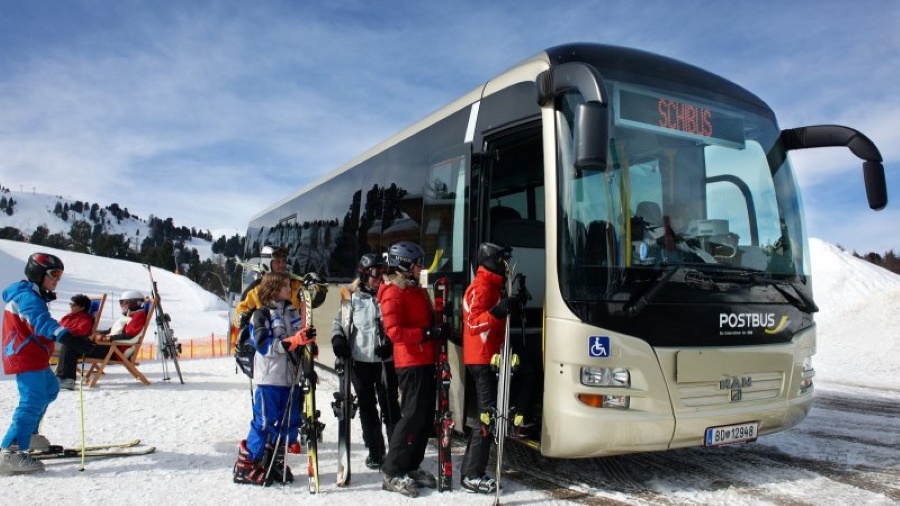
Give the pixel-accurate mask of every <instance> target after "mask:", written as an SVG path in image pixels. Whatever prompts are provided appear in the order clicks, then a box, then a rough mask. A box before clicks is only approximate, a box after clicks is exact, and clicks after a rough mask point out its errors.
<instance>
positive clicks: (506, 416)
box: [494, 260, 531, 506]
mask: <svg viewBox="0 0 900 506" xmlns="http://www.w3.org/2000/svg"><path fill="white" fill-rule="evenodd" d="M503 264H504V266H505V268H506V294H507V296H509V295H510V294H511V293H512V284H513V279H515V280H517V281H518V285H519V286H518V291H519V292H518V293H519V295H521V296H522V297H523V298H524V299H526V300H527V299H530V298H531V295H529V294H528V290H527V289H526V288H525V276H524V275H522V274H517V275H516V276H515V278H514V277H513V272H512V271H513V268H512V267H510V265H509V263H508V262H507V261H505V260H504V262H503ZM520 309H521V310H522V314H521V316H520V317H521V319H522V332H523V338H524V332H525V307H524V302H523V303H522V307H520ZM511 319H512V316H511V315H507V316H506V329H505V332H506V335H505V337H504V339H503V347H502V348H501V349H500V360H499V362H500V363H499V367H498V370H497V411H496V412H495V413H494V441H495V443H496V444H497V455H496V456H497V470H496V476H497V488H496V489H495V490H494V505H495V506H496V505H498V504H500V478H501V476H502V473H503V445H504V443H505V442H506V437H507V434H509V426H510V424H511V421H512V420H511V414H512V413H511V408H510V406H509V386H510V383H511V379H512V372H513V369H514V368H515V367H517V365H518V360H517V358H516V357H515V356H514V355H513V353H512V348H511V346H510V333H509V327H510V320H511Z"/></svg>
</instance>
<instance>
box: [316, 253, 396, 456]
mask: <svg viewBox="0 0 900 506" xmlns="http://www.w3.org/2000/svg"><path fill="white" fill-rule="evenodd" d="M381 268H382V264H381V261H380V259H379V258H378V257H377V256H376V255H375V254H372V253H368V254H365V255H363V256H362V258H360V259H359V264H358V265H357V272H359V277H358V278H357V279H356V280H354V281H353V283H352V284H351V285H350V286H349V289H348V288H347V287H344V288H342V289H341V309H340V310H339V311H338V313H337V316H336V317H335V319H334V325H333V328H332V330H333V332H332V334H333V337H332V338H331V348H332V351H334V355H335V356H336V357H340V358H348V357H351V356H352V357H353V368H352V370H351V376H350V377H351V382H352V383H353V390H354V391H356V397H357V402H358V404H359V421H360V423H361V424H362V432H363V442H364V443H365V445H366V448H368V449H369V455H368V457H366V467H368V468H369V469H378V468H380V467H381V464H382V462H383V461H384V454H385V444H384V435H383V434H382V432H381V425H382V423H383V424H384V428H385V431H386V432H387V437H388V439H390V437H391V434H392V433H393V430H394V425H395V424H396V423H397V420H398V419H399V418H400V404H399V402H398V400H397V397H398V389H397V372H396V371H395V370H394V361H393V359H392V358H391V356H392V355H393V345H392V344H391V341H390V340H389V339H387V338H386V337H385V336H384V329H383V328H382V326H381V308H380V307H379V305H378V298H377V297H376V295H377V294H378V286H379V285H381V274H382V272H381ZM379 409H380V411H381V413H380V415H379Z"/></svg>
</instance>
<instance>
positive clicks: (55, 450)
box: [31, 439, 141, 458]
mask: <svg viewBox="0 0 900 506" xmlns="http://www.w3.org/2000/svg"><path fill="white" fill-rule="evenodd" d="M139 444H141V440H140V439H132V440H131V441H126V442H124V443H108V444H102V445H89V446H85V447H84V448H81V447H78V448H66V447H64V446H62V445H50V447H49V448H48V449H46V450H42V451H39V452H31V455H32V456H33V457H35V458H39V456H40V455H44V454H55V453H63V452H71V451H78V452H80V451H82V450H84V451H95V450H109V449H111V448H131V447H132V446H137V445H139Z"/></svg>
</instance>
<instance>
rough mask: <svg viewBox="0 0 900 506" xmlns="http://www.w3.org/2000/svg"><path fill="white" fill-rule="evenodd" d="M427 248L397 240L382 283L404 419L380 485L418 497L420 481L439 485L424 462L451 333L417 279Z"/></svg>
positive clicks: (386, 329)
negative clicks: (444, 341)
mask: <svg viewBox="0 0 900 506" xmlns="http://www.w3.org/2000/svg"><path fill="white" fill-rule="evenodd" d="M424 260H425V252H424V251H422V248H421V247H419V245H418V244H415V243H413V242H409V241H402V242H398V243H396V244H394V245H392V246H391V247H390V249H388V252H387V275H386V276H385V282H384V283H383V284H382V285H381V287H380V288H379V289H378V301H379V302H380V303H381V313H382V318H383V321H384V332H385V334H386V335H387V336H388V338H389V339H390V340H391V342H392V343H393V344H394V367H396V368H397V378H398V380H399V384H400V392H401V398H402V400H403V403H402V405H401V406H400V419H399V420H398V421H397V425H396V426H395V427H394V433H393V434H391V438H390V443H389V446H388V453H387V455H386V456H385V458H384V464H383V465H382V466H381V470H382V472H383V473H384V480H383V481H382V484H381V488H382V489H383V490H388V491H391V492H398V493H400V494H403V495H406V496H409V497H417V496H418V495H419V487H424V488H437V479H436V478H435V476H434V475H433V474H431V473H429V472H428V471H425V470H423V469H422V468H421V467H420V465H421V464H422V460H423V459H424V458H425V448H426V446H427V444H428V438H429V437H430V436H431V435H433V433H434V408H435V393H436V391H435V388H436V385H435V363H434V361H435V355H436V354H435V351H436V348H435V347H436V345H437V343H436V342H435V341H436V340H437V339H441V338H445V337H447V336H448V335H449V334H450V329H449V328H448V327H446V326H444V325H434V308H433V306H432V304H431V299H429V298H428V293H427V292H426V291H425V289H424V288H422V287H421V286H419V284H418V282H417V280H418V278H419V273H420V272H421V271H422V263H423V262H424Z"/></svg>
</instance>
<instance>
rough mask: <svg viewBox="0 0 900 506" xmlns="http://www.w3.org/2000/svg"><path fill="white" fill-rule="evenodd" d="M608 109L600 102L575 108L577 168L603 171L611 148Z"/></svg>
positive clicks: (587, 103) (583, 104)
mask: <svg viewBox="0 0 900 506" xmlns="http://www.w3.org/2000/svg"><path fill="white" fill-rule="evenodd" d="M607 111H608V109H607V108H606V107H604V106H603V105H602V104H600V103H598V102H584V103H581V104H578V106H577V107H576V108H575V132H574V143H575V168H576V169H578V170H582V169H595V170H603V169H605V168H606V156H607V146H609V140H608V136H609V129H608V124H609V122H608V118H607Z"/></svg>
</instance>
